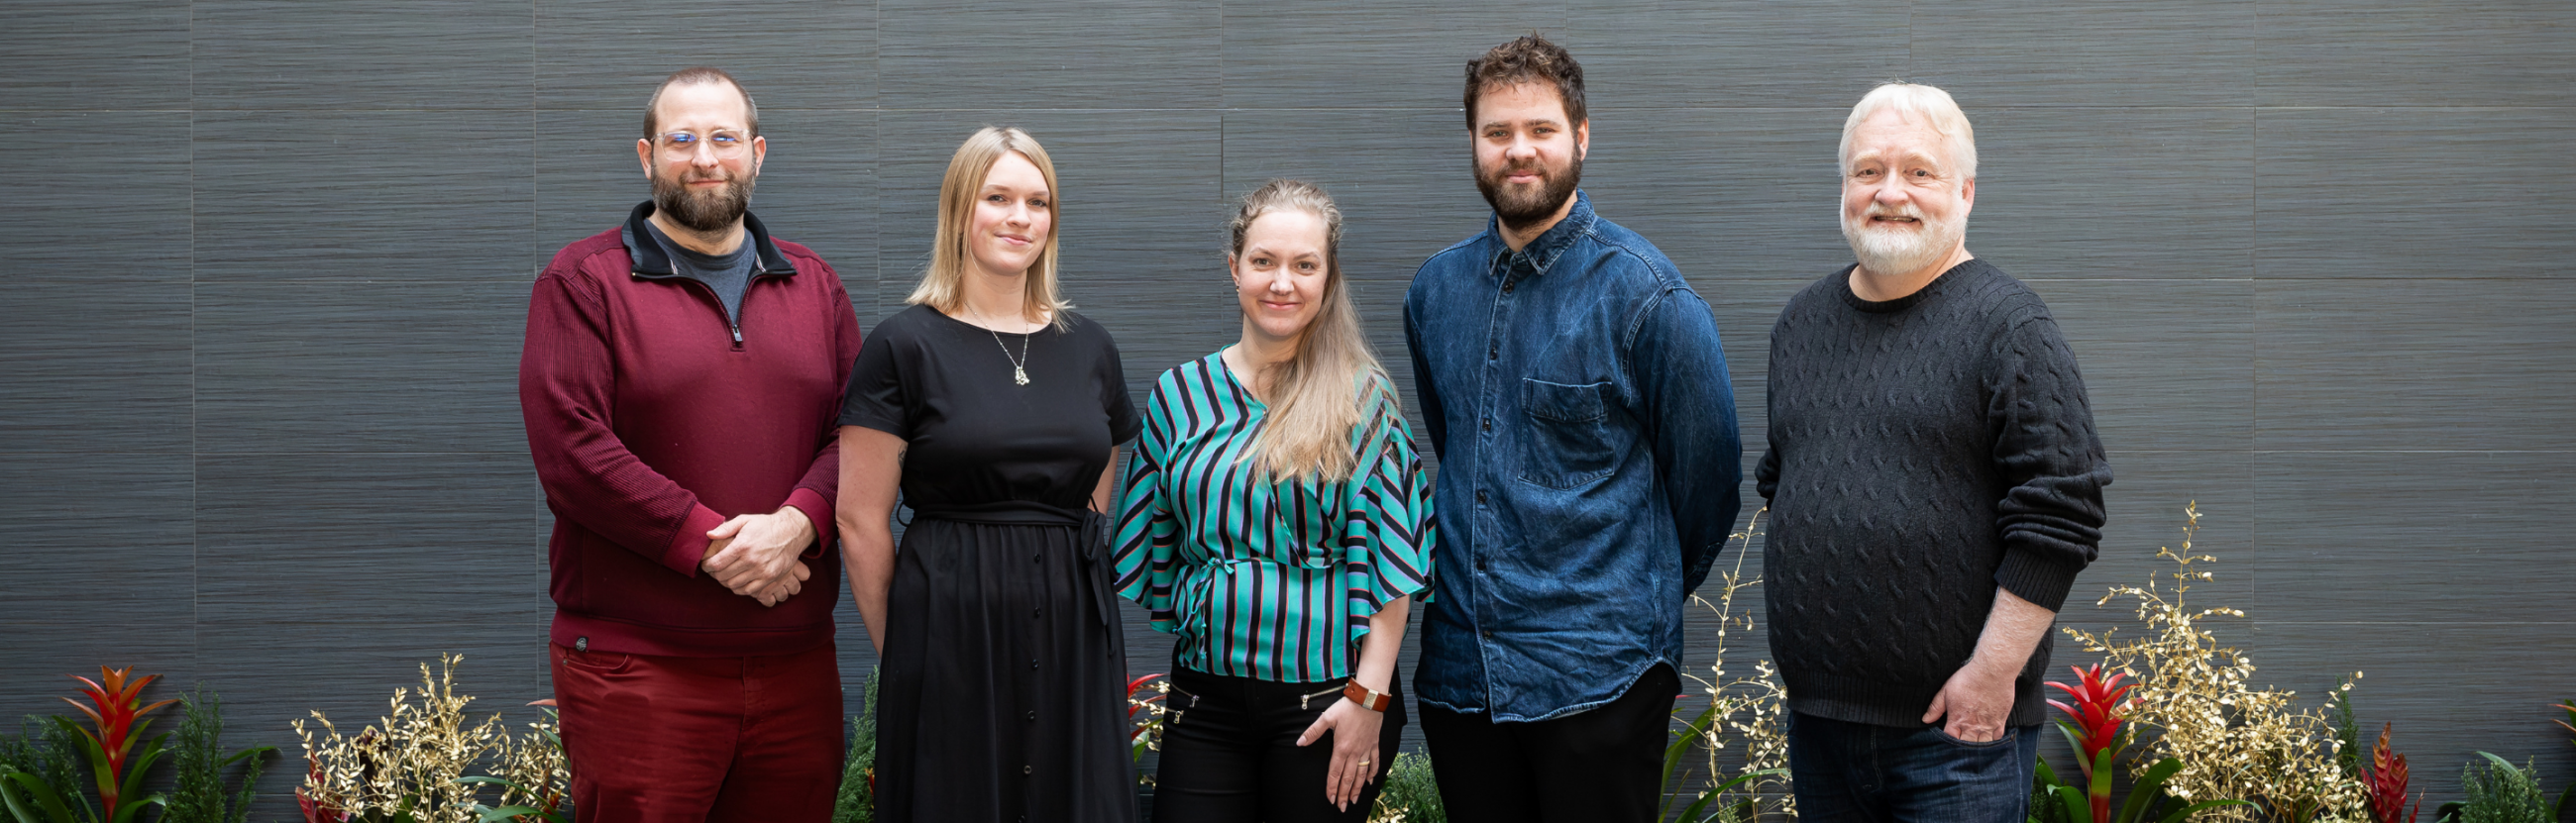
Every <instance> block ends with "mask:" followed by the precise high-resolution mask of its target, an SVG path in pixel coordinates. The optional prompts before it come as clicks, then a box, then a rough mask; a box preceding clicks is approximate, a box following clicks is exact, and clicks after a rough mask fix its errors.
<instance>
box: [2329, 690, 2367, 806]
mask: <svg viewBox="0 0 2576 823" xmlns="http://www.w3.org/2000/svg"><path fill="white" fill-rule="evenodd" d="M2359 679H2361V673H2360V672H2354V673H2353V675H2352V676H2351V677H2347V678H2344V679H2343V682H2342V683H2341V684H2339V685H2338V686H2337V687H2336V688H2335V690H2334V691H2331V692H2327V693H2326V713H2327V715H2326V716H2327V717H2329V718H2331V719H2332V721H2333V723H2334V735H2335V742H2336V743H2337V744H2338V745H2337V746H2336V747H2335V765H2336V766H2337V767H2339V768H2342V769H2343V776H2345V777H2348V778H2351V779H2354V780H2360V779H2362V775H2361V722H2360V720H2358V719H2356V718H2355V717H2353V713H2352V682H2353V681H2355V680H2359Z"/></svg>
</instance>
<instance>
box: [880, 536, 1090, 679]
mask: <svg viewBox="0 0 2576 823" xmlns="http://www.w3.org/2000/svg"><path fill="white" fill-rule="evenodd" d="M912 514H913V519H915V520H921V519H929V520H946V521H949V522H953V523H975V524H980V525H991V526H1054V527H1058V528H1070V529H1073V548H1074V556H1075V558H1076V559H1077V560H1079V561H1081V562H1080V565H1081V566H1082V574H1081V576H1080V581H1079V584H1080V585H1081V586H1082V587H1083V588H1084V589H1087V590H1089V591H1088V594H1089V599H1090V600H1091V609H1092V612H1093V614H1094V615H1095V616H1097V617H1098V618H1099V619H1100V625H1101V627H1102V628H1104V629H1106V630H1108V634H1109V656H1110V657H1111V658H1113V659H1121V660H1123V659H1125V658H1126V656H1127V638H1126V637H1125V636H1124V635H1125V633H1124V632H1121V631H1120V630H1119V627H1118V604H1117V598H1118V587H1117V585H1116V584H1114V583H1112V582H1111V581H1112V580H1113V576H1112V575H1111V574H1110V569H1109V565H1110V564H1109V525H1110V524H1109V516H1108V515H1105V514H1101V513H1099V512H1095V511H1092V510H1090V509H1087V508H1086V509H1080V510H1075V509H1067V508H1063V507H1060V506H1050V505H1047V504H1045V503H1039V502H1035V501H1027V500H1011V501H1004V502H1001V503H988V504H981V505H974V506H933V507H930V508H926V509H924V508H916V509H913V510H912Z"/></svg>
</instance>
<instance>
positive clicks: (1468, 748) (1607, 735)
mask: <svg viewBox="0 0 2576 823" xmlns="http://www.w3.org/2000/svg"><path fill="white" fill-rule="evenodd" d="M1681 687H1682V686H1681V677H1680V676H1679V675H1676V674H1674V672H1673V667H1672V666H1669V665H1660V664H1659V665H1657V666H1655V667H1654V668H1651V669H1647V670H1646V672H1645V673H1644V674H1641V675H1638V676H1637V682H1635V683H1631V684H1628V691H1627V693H1625V694H1622V695H1620V696H1619V699H1617V700H1613V701H1610V702H1609V703H1605V704H1602V705H1600V706H1597V707H1594V708H1593V709H1591V710H1590V711H1586V712H1582V713H1580V714H1574V715H1569V716H1566V717H1560V718H1556V719H1554V720H1540V721H1535V722H1530V723H1496V722H1493V721H1492V720H1491V719H1489V718H1488V716H1487V715H1484V714H1460V713H1458V712H1453V711H1449V710H1446V709H1442V708H1440V707H1438V706H1433V705H1430V704H1427V703H1426V704H1424V705H1423V706H1422V738H1423V742H1425V743H1427V744H1429V745H1430V747H1431V770H1432V773H1433V775H1434V776H1436V777H1437V778H1439V780H1440V803H1441V805H1443V806H1445V807H1447V809H1448V811H1449V819H1451V820H1459V821H1475V823H1515V821H1532V823H1535V821H1551V823H1568V822H1569V821H1584V823H1590V821H1612V822H1615V823H1652V821H1654V819H1655V805H1656V802H1655V801H1656V799H1657V798H1658V797H1660V796H1661V795H1662V793H1663V786H1662V785H1661V784H1662V782H1663V768H1664V746H1665V744H1667V743H1668V742H1670V740H1671V735H1670V733H1669V731H1668V730H1669V729H1670V728H1671V724H1672V717H1673V699H1674V698H1675V697H1676V696H1678V695H1679V694H1680V692H1681Z"/></svg>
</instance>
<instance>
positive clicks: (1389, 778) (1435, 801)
mask: <svg viewBox="0 0 2576 823" xmlns="http://www.w3.org/2000/svg"><path fill="white" fill-rule="evenodd" d="M1374 811H1375V812H1376V813H1375V814H1371V815H1369V819H1370V820H1397V819H1401V820H1403V821H1404V823H1449V812H1448V810H1446V809H1442V808H1441V807H1440V784H1439V783H1438V782H1437V781H1434V780H1433V779H1432V778H1431V756H1430V755H1426V754H1415V753H1413V752H1405V753H1403V754H1399V755H1396V756H1395V763H1394V764H1393V765H1391V766H1388V767H1387V770H1386V786H1385V788H1382V789H1379V790H1378V794H1377V808H1376V809H1375V810H1374ZM1398 813H1401V814H1402V815H1403V817H1401V818H1397V817H1395V815H1396V814H1398Z"/></svg>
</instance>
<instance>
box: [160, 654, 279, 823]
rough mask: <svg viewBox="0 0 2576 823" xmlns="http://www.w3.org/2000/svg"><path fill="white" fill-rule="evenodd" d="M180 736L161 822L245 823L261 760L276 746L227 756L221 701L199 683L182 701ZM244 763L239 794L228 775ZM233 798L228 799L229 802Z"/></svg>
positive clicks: (172, 751)
mask: <svg viewBox="0 0 2576 823" xmlns="http://www.w3.org/2000/svg"><path fill="white" fill-rule="evenodd" d="M179 708H180V719H179V733H178V735H177V736H176V738H175V741H174V742H173V743H172V745H171V749H170V751H171V753H172V754H173V755H174V761H173V765H174V767H175V770H176V771H177V772H178V785H177V786H175V787H173V788H172V789H171V790H170V801H169V803H168V805H166V806H164V807H163V809H162V812H161V823H244V821H247V820H249V819H250V803H251V799H252V797H253V796H254V795H255V793H256V788H255V787H256V785H257V784H258V783H259V773H260V767H261V761H262V760H264V759H265V758H267V757H268V756H269V755H271V754H275V753H276V752H277V747H275V746H256V747H252V748H248V749H243V750H241V751H238V752H233V753H230V754H226V753H225V752H224V740H223V738H224V714H223V698H222V697H220V696H218V695H217V694H215V692H214V691H213V690H210V689H208V688H206V687H205V684H202V683H200V684H198V685H197V688H196V691H194V692H192V693H189V694H186V695H183V696H181V698H180V702H179ZM235 764H241V765H242V776H241V781H240V782H238V783H236V784H234V785H236V786H239V787H240V788H239V790H238V791H232V792H227V790H226V789H225V787H224V771H225V770H227V769H230V768H232V767H233V766H234V765H235ZM228 797H229V800H228V799H227V798H228Z"/></svg>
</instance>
